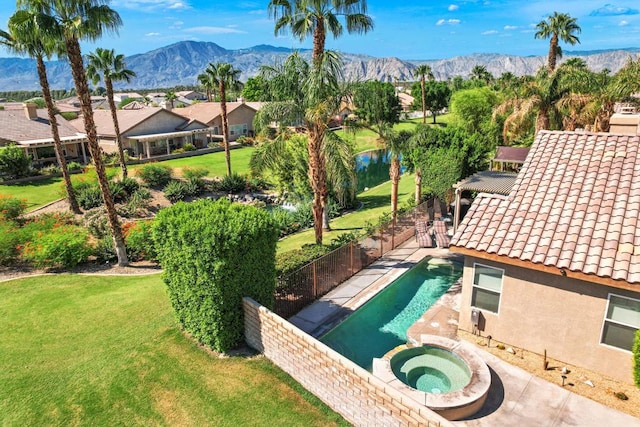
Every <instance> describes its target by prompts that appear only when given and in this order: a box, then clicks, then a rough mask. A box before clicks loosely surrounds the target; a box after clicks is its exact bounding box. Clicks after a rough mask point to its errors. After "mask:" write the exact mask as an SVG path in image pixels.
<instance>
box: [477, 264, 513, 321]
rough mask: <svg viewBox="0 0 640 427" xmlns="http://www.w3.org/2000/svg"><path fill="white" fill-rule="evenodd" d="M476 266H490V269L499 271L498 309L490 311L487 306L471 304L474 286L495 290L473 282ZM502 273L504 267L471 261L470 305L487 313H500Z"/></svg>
mask: <svg viewBox="0 0 640 427" xmlns="http://www.w3.org/2000/svg"><path fill="white" fill-rule="evenodd" d="M476 266H479V267H485V268H490V269H493V270H498V271H500V273H501V277H500V291H499V292H498V311H492V310H489V309H488V308H484V307H478V306H475V305H473V294H474V291H475V288H479V289H483V290H485V291H489V292H496V291H495V290H494V289H489V288H486V287H483V286H480V285H477V284H476V283H475V281H476ZM504 273H505V269H504V268H499V267H494V266H492V265H487V264H482V263H479V262H474V263H473V274H472V276H471V302H470V305H471V307H473V308H477V309H478V310H482V311H486V312H488V313H493V314H495V315H500V307H501V305H502V304H501V302H502V289H503V287H504Z"/></svg>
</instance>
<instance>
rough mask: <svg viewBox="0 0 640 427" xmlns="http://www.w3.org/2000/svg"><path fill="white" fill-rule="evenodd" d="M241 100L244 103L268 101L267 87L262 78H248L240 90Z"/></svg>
mask: <svg viewBox="0 0 640 427" xmlns="http://www.w3.org/2000/svg"><path fill="white" fill-rule="evenodd" d="M242 98H243V99H244V100H245V101H250V102H251V101H263V102H265V101H270V100H271V98H270V96H269V87H268V83H267V81H266V80H265V79H264V77H262V76H255V77H250V78H249V79H247V81H246V83H245V84H244V87H243V88H242Z"/></svg>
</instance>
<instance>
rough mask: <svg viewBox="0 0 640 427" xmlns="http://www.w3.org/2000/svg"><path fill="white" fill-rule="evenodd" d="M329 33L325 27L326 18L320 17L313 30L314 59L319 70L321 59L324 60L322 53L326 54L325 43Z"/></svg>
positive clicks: (314, 64) (314, 63)
mask: <svg viewBox="0 0 640 427" xmlns="http://www.w3.org/2000/svg"><path fill="white" fill-rule="evenodd" d="M326 37H327V35H326V33H325V28H324V19H323V18H321V17H320V18H318V22H317V25H316V27H315V29H314V30H313V52H312V57H311V58H312V60H313V66H314V67H315V69H316V70H317V69H318V68H319V67H320V61H322V55H323V54H324V43H325V39H326Z"/></svg>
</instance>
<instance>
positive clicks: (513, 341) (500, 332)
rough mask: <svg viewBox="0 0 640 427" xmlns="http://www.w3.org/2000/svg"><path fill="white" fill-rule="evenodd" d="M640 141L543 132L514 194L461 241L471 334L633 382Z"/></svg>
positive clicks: (492, 205)
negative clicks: (487, 337)
mask: <svg viewBox="0 0 640 427" xmlns="http://www.w3.org/2000/svg"><path fill="white" fill-rule="evenodd" d="M639 150H640V137H639V136H629V135H614V134H607V133H598V134H594V133H576V132H551V131H542V132H540V133H538V135H537V137H536V140H535V142H534V144H533V146H532V148H531V152H530V153H529V156H528V157H527V160H526V161H525V163H524V165H523V167H522V169H521V170H520V172H519V174H518V176H517V179H516V182H515V185H514V186H513V189H512V190H511V192H510V193H509V194H508V195H507V196H503V195H489V194H480V195H479V196H478V197H477V198H476V199H475V200H474V202H473V204H472V206H471V209H470V210H469V212H468V213H467V215H466V217H465V219H464V221H463V222H462V223H461V224H460V227H459V228H458V231H457V232H456V233H455V235H454V236H453V238H452V242H451V247H450V249H451V251H453V252H457V253H460V254H463V255H465V266H464V275H463V291H462V302H461V310H460V329H462V330H466V331H470V332H474V333H478V334H481V335H482V336H488V335H491V336H492V337H493V338H494V339H496V340H499V341H503V342H506V343H508V344H509V345H511V346H514V347H518V348H523V349H526V350H527V351H532V352H535V353H539V354H542V353H543V352H544V351H545V350H546V351H547V354H548V355H549V356H550V357H552V358H555V359H558V360H561V361H564V362H567V363H571V364H575V365H578V366H582V367H585V368H589V369H592V370H595V371H598V372H600V373H602V374H604V375H608V376H611V377H614V378H617V379H620V380H623V381H627V382H629V383H631V382H632V353H631V348H632V343H633V337H634V334H635V332H636V330H637V329H638V328H640V220H639V217H640V153H639Z"/></svg>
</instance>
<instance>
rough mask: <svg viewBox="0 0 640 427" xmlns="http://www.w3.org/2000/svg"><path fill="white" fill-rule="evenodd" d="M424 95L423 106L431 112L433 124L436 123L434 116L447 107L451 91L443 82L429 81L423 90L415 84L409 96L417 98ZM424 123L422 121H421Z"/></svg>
mask: <svg viewBox="0 0 640 427" xmlns="http://www.w3.org/2000/svg"><path fill="white" fill-rule="evenodd" d="M422 93H424V106H425V108H426V109H427V110H429V111H430V112H431V117H433V124H435V123H436V116H437V115H438V113H439V112H440V111H441V110H442V109H443V108H446V107H447V106H448V105H449V98H450V97H451V89H449V85H448V84H446V83H445V82H436V81H429V82H427V83H426V84H425V86H424V92H423V89H422V88H421V87H420V86H418V84H417V83H416V84H415V85H414V86H413V87H412V89H411V96H413V97H414V98H416V99H418V98H417V97H418V96H419V95H420V96H421V95H422ZM423 123H424V121H423Z"/></svg>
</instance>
